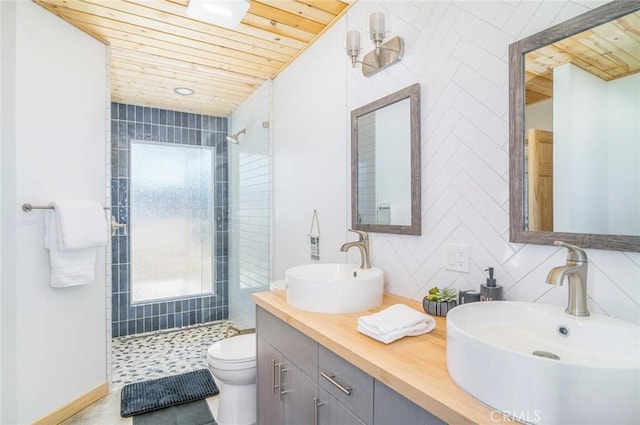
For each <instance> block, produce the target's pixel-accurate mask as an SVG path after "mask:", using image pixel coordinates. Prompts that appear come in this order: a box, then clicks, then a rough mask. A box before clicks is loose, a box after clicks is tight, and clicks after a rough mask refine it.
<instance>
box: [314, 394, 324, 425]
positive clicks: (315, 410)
mask: <svg viewBox="0 0 640 425" xmlns="http://www.w3.org/2000/svg"><path fill="white" fill-rule="evenodd" d="M320 406H324V403H322V402H320V401H319V400H318V397H314V398H313V425H318V407H320Z"/></svg>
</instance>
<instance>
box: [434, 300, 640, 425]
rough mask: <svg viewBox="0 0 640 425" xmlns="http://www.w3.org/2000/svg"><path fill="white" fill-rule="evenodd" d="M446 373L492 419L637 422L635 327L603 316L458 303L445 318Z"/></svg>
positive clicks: (639, 389)
mask: <svg viewBox="0 0 640 425" xmlns="http://www.w3.org/2000/svg"><path fill="white" fill-rule="evenodd" d="M534 352H535V353H536V354H535V355H534ZM545 355H547V356H550V357H553V356H557V357H558V358H559V360H558V359H553V358H547V357H541V356H545ZM447 368H448V369H449V374H450V375H451V377H452V378H453V381H454V382H455V383H456V384H458V385H459V386H460V387H462V388H463V389H464V390H465V391H467V392H468V393H469V394H471V395H472V396H473V397H475V398H477V399H478V400H480V401H481V402H483V403H485V404H487V405H489V406H490V407H491V408H493V409H495V410H496V411H498V413H496V412H494V413H492V415H496V417H500V416H501V413H499V412H504V413H505V414H506V415H509V416H514V417H515V418H517V419H519V420H520V421H522V422H527V423H539V424H544V425H548V424H563V425H565V424H580V425H586V424H594V425H596V424H597V425H601V424H618V425H620V424H637V423H638V418H640V327H639V326H636V325H633V324H631V323H628V322H625V321H622V320H617V319H613V318H610V317H608V316H603V315H599V314H592V315H591V316H590V317H573V316H570V315H568V314H567V313H565V312H564V308H563V307H559V306H552V305H545V304H533V303H526V302H511V301H492V302H477V303H470V304H463V305H461V306H458V307H456V308H454V309H452V310H451V311H449V313H448V315H447Z"/></svg>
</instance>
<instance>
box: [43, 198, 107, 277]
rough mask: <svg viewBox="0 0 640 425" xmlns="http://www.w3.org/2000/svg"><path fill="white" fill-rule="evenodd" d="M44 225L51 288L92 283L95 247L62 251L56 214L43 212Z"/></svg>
mask: <svg viewBox="0 0 640 425" xmlns="http://www.w3.org/2000/svg"><path fill="white" fill-rule="evenodd" d="M44 223H45V226H44V227H45V236H44V247H45V248H47V249H48V250H49V260H50V263H51V277H50V281H49V283H50V284H51V286H53V287H56V288H61V287H67V286H75V285H84V284H88V283H92V282H93V281H94V280H95V273H96V272H95V269H96V247H95V246H94V247H91V248H84V249H71V250H64V251H62V250H60V249H59V247H58V245H59V244H58V229H57V228H58V223H57V219H56V213H55V212H53V211H45V216H44Z"/></svg>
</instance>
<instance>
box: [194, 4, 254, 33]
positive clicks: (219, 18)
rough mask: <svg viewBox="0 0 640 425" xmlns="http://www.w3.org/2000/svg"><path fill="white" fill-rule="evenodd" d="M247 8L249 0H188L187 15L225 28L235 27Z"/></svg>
mask: <svg viewBox="0 0 640 425" xmlns="http://www.w3.org/2000/svg"><path fill="white" fill-rule="evenodd" d="M247 10H249V0H190V1H189V5H188V6H187V15H189V16H190V17H192V18H194V19H198V20H200V21H204V22H209V23H211V24H214V25H219V26H221V27H226V28H232V29H233V28H237V26H238V25H239V24H240V21H242V18H243V17H244V15H245V14H246V13H247Z"/></svg>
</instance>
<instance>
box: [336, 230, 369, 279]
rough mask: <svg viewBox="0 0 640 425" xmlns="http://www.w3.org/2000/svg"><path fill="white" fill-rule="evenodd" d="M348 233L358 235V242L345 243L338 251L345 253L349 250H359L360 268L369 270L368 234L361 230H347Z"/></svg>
mask: <svg viewBox="0 0 640 425" xmlns="http://www.w3.org/2000/svg"><path fill="white" fill-rule="evenodd" d="M349 231H350V232H353V233H357V234H358V240H357V241H354V242H347V243H345V244H343V245H342V246H341V247H340V251H342V252H347V251H349V248H352V247H354V246H355V247H356V248H358V249H359V250H360V268H361V269H370V268H371V260H370V258H369V234H368V233H367V232H363V231H362V230H353V229H349Z"/></svg>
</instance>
